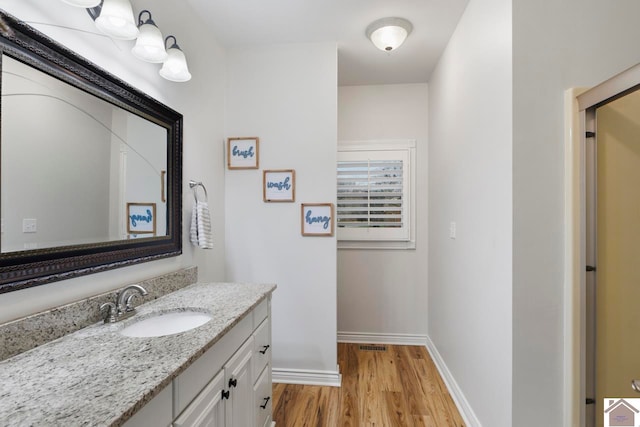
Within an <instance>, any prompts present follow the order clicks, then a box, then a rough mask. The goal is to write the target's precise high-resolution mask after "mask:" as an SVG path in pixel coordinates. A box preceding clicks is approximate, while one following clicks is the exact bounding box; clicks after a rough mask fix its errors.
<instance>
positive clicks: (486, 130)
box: [428, 0, 562, 427]
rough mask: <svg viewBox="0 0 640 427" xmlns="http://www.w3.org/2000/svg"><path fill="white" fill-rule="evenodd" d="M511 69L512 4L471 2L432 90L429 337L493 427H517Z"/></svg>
mask: <svg viewBox="0 0 640 427" xmlns="http://www.w3.org/2000/svg"><path fill="white" fill-rule="evenodd" d="M511 64H512V53H511V1H510V0H471V2H470V3H469V5H468V6H467V9H466V11H465V13H464V15H463V16H462V19H461V21H460V23H459V24H458V27H457V29H456V31H455V33H454V34H453V37H452V38H451V40H450V42H449V44H448V46H447V48H446V50H445V52H444V54H443V55H442V57H441V59H440V61H439V63H438V65H437V67H436V69H435V71H434V73H433V75H432V77H431V79H430V82H429V177H428V181H429V306H428V311H429V337H430V339H431V341H432V342H433V344H434V345H435V347H436V349H437V351H438V353H439V354H440V356H441V357H442V359H443V360H444V362H445V364H446V366H447V368H448V371H449V372H450V374H451V375H452V377H453V378H454V380H455V382H456V383H457V386H458V387H459V388H460V390H462V393H463V395H464V397H465V398H466V400H467V402H468V403H469V405H470V406H471V408H472V411H473V412H474V413H475V416H476V417H477V420H479V422H480V423H481V424H482V425H484V426H491V427H506V426H511V425H518V426H520V425H522V424H521V422H514V423H512V418H511V363H512V360H511V344H512V338H511V335H512V330H511V320H512V318H511V279H512V270H511V249H512V246H511V238H512V231H511V212H512V207H511V201H512V195H511V194H512V193H511V191H512V189H511V179H512V162H511V138H512V125H511V112H512V107H511V102H512V91H511V82H512V71H511ZM560 99H562V98H561V94H560ZM451 222H455V223H456V229H457V233H456V234H457V236H456V239H451V238H450V237H449V226H450V223H451ZM546 392H547V390H540V389H538V390H537V393H539V394H544V393H546ZM535 409H536V410H537V412H538V413H540V412H544V411H545V410H546V408H543V407H536V408H535ZM534 419H538V418H536V417H534ZM538 425H541V424H538ZM543 425H558V424H553V423H552V424H544V423H543Z"/></svg>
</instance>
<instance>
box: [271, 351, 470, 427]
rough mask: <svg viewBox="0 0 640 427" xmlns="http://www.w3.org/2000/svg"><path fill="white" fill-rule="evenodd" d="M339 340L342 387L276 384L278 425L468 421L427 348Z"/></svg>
mask: <svg viewBox="0 0 640 427" xmlns="http://www.w3.org/2000/svg"><path fill="white" fill-rule="evenodd" d="M386 348H387V350H386V351H368V350H360V349H359V344H342V343H341V344H338V363H339V364H340V372H341V373H342V387H319V386H307V385H291V384H274V385H273V420H274V421H275V422H276V426H277V427H303V426H304V427H306V426H316V427H334V426H335V427H338V426H339V427H346V426H348V427H360V426H376V427H377V426H380V427H390V426H394V427H395V426H402V427H404V426H407V427H414V426H416V427H417V426H430V427H448V426H455V427H461V426H464V422H463V421H462V417H460V414H459V412H458V409H457V408H456V406H455V404H454V403H453V400H452V399H451V396H450V395H449V392H448V391H447V388H446V387H445V385H444V383H443V382H442V379H441V378H440V374H439V373H438V370H437V368H436V366H435V365H434V363H433V361H432V360H431V357H430V356H429V353H428V352H427V349H426V348H424V347H419V346H415V347H414V346H396V345H386Z"/></svg>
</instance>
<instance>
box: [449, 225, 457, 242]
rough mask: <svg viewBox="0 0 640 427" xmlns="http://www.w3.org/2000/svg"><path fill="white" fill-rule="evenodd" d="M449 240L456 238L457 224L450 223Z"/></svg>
mask: <svg viewBox="0 0 640 427" xmlns="http://www.w3.org/2000/svg"><path fill="white" fill-rule="evenodd" d="M449 238H451V239H455V238H456V223H455V222H450V223H449Z"/></svg>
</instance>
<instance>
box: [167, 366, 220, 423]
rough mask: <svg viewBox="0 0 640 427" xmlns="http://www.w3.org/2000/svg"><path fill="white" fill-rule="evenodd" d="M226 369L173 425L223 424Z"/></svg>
mask: <svg viewBox="0 0 640 427" xmlns="http://www.w3.org/2000/svg"><path fill="white" fill-rule="evenodd" d="M223 389H224V370H221V371H220V372H219V373H218V375H216V376H215V377H214V378H213V379H212V380H211V382H210V383H209V384H208V385H207V386H206V387H205V388H204V390H202V392H201V393H200V394H199V395H198V397H196V398H195V400H194V401H193V402H191V404H190V405H189V406H187V409H185V410H184V412H183V413H182V415H180V416H179V417H178V418H177V419H176V420H175V421H174V422H173V427H197V426H223V425H224V402H223V401H222V390H223Z"/></svg>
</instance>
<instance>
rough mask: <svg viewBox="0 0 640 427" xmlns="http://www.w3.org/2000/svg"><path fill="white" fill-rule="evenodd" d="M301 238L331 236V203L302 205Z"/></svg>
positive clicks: (332, 224)
mask: <svg viewBox="0 0 640 427" xmlns="http://www.w3.org/2000/svg"><path fill="white" fill-rule="evenodd" d="M300 220H301V224H302V225H301V226H302V235H303V236H333V228H334V220H333V203H302V204H301V218H300Z"/></svg>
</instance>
